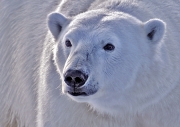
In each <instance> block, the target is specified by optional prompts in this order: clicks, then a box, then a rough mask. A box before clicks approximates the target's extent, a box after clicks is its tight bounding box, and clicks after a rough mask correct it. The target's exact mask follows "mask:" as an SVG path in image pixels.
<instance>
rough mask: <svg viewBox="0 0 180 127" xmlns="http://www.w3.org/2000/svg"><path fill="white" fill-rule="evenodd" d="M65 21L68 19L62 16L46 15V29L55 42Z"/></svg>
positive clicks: (55, 14)
mask: <svg viewBox="0 0 180 127" xmlns="http://www.w3.org/2000/svg"><path fill="white" fill-rule="evenodd" d="M67 21H68V19H67V18H66V17H65V16H64V15H62V14H59V13H51V14H49V15H48V19H47V23H48V28H49V30H50V31H51V33H52V35H53V36H54V38H55V40H57V39H58V37H59V34H60V32H61V30H62V28H63V27H65V24H66V22H67Z"/></svg>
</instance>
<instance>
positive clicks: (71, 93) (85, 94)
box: [68, 91, 88, 96]
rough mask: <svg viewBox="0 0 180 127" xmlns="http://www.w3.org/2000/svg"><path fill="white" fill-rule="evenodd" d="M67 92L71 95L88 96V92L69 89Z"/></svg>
mask: <svg viewBox="0 0 180 127" xmlns="http://www.w3.org/2000/svg"><path fill="white" fill-rule="evenodd" d="M68 93H69V94H70V95H72V96H88V94H87V93H86V92H75V91H74V92H71V91H68Z"/></svg>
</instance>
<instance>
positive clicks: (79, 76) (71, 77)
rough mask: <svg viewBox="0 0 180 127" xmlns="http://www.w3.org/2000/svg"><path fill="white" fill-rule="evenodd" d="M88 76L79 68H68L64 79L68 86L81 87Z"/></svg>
mask: <svg viewBox="0 0 180 127" xmlns="http://www.w3.org/2000/svg"><path fill="white" fill-rule="evenodd" d="M87 78H88V76H87V75H85V74H84V73H82V72H81V71H79V70H68V71H67V72H66V73H65V75H64V81H65V82H66V84H67V85H68V86H71V87H80V86H82V85H84V83H85V82H86V80H87Z"/></svg>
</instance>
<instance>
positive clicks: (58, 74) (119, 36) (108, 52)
mask: <svg viewBox="0 0 180 127" xmlns="http://www.w3.org/2000/svg"><path fill="white" fill-rule="evenodd" d="M70 3H71V4H70ZM68 5H73V7H69V6H68ZM81 5H82V6H83V4H81V3H79V2H78V1H77V2H76V1H64V3H62V4H61V6H60V7H59V8H58V9H57V10H56V11H55V12H54V13H51V14H50V15H49V16H48V20H47V23H48V28H49V30H50V33H49V34H48V35H47V38H46V42H45V47H44V52H43V55H42V63H43V65H42V66H41V68H40V76H41V83H39V87H38V88H39V91H38V97H39V98H38V117H37V120H38V127H44V126H45V127H46V126H47V127H57V126H60V127H61V126H68V127H72V126H73V127H83V126H88V127H109V126H111V127H170V126H173V127H178V126H179V125H180V121H179V119H180V117H179V116H180V106H179V105H180V103H179V102H180V94H179V92H180V66H179V65H180V50H179V48H180V38H179V33H180V22H179V21H180V15H179V12H180V9H179V7H178V5H180V2H179V1H177V0H176V1H169V2H167V3H162V2H160V1H148V0H142V1H138V0H107V1H103V0H94V1H92V3H91V4H88V5H89V6H87V7H86V9H82V8H80V7H81ZM68 7H69V8H68ZM76 7H78V9H79V10H78V11H77V10H76V9H75V8H76ZM67 10H70V11H67ZM75 10H76V11H75ZM59 12H60V13H59Z"/></svg>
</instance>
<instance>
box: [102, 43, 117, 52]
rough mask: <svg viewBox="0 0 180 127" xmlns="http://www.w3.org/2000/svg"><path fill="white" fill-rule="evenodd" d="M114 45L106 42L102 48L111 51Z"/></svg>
mask: <svg viewBox="0 0 180 127" xmlns="http://www.w3.org/2000/svg"><path fill="white" fill-rule="evenodd" d="M114 48H115V47H114V45H112V44H110V43H108V44H106V45H105V46H104V47H103V49H104V50H106V51H112V50H114Z"/></svg>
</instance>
